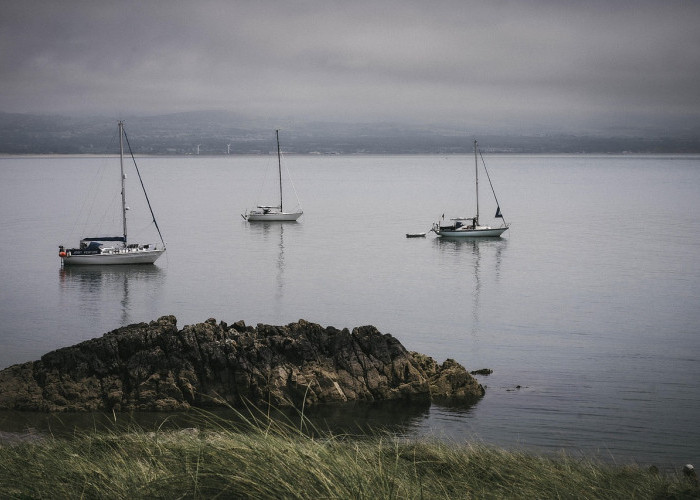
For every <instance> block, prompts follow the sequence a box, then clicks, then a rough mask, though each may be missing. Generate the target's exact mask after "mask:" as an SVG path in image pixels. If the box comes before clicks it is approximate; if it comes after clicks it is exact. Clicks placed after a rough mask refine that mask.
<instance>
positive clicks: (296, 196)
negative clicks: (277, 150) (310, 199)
mask: <svg viewBox="0 0 700 500" xmlns="http://www.w3.org/2000/svg"><path fill="white" fill-rule="evenodd" d="M283 158H284V157H283ZM282 165H283V166H284V170H285V172H287V178H288V179H289V184H290V185H291V186H292V191H294V197H295V198H296V199H297V208H298V209H299V210H301V209H302V208H301V201H299V195H298V194H297V188H296V187H294V182H293V181H292V174H291V172H290V171H289V167H287V162H286V161H282Z"/></svg>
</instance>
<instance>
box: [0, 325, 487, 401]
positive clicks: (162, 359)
mask: <svg viewBox="0 0 700 500" xmlns="http://www.w3.org/2000/svg"><path fill="white" fill-rule="evenodd" d="M483 394H484V389H483V388H482V387H481V386H480V385H479V384H478V383H477V382H476V380H475V379H474V378H473V377H472V376H471V375H469V373H467V371H466V370H465V369H464V368H463V367H462V366H461V365H459V364H458V363H456V362H455V361H453V360H447V361H445V362H444V363H443V364H442V365H439V364H438V363H437V362H435V360H433V359H432V358H430V357H428V356H424V355H421V354H417V353H411V352H409V351H407V350H406V349H405V348H404V347H403V346H402V345H401V343H400V342H399V341H398V340H396V339H395V338H394V337H392V336H391V335H389V334H381V333H380V332H379V331H377V329H376V328H374V327H373V326H362V327H358V328H354V329H353V330H352V332H350V331H349V330H348V329H343V330H338V329H336V328H333V327H327V328H323V327H321V326H320V325H317V324H314V323H309V322H307V321H304V320H300V321H298V322H297V323H291V324H289V325H286V326H270V325H262V324H259V325H258V326H257V327H256V328H253V327H250V326H246V325H245V323H243V322H242V321H239V322H237V323H235V324H233V325H230V326H229V325H227V324H226V323H224V322H221V323H218V324H217V322H216V320H214V319H209V320H207V321H206V322H204V323H199V324H196V325H188V326H185V327H184V328H183V329H181V330H178V328H177V324H176V320H175V317H174V316H164V317H162V318H160V319H158V320H157V321H152V322H150V323H139V324H134V325H129V326H126V327H123V328H119V329H117V330H114V331H112V332H109V333H106V334H105V335H103V336H102V337H100V338H96V339H92V340H88V341H86V342H82V343H80V344H77V345H75V346H72V347H66V348H63V349H59V350H56V351H53V352H50V353H48V354H46V355H44V356H43V357H42V358H41V359H40V360H39V361H34V362H29V363H24V364H19V365H14V366H11V367H9V368H6V369H5V370H2V371H0V409H15V410H35V411H95V410H99V411H104V410H115V411H127V410H184V409H187V408H190V407H216V406H224V405H230V406H239V405H241V404H248V403H250V404H253V405H258V406H259V405H267V404H272V405H275V406H289V405H294V406H297V407H300V406H301V405H302V404H304V405H306V406H311V405H317V404H323V403H338V402H346V401H378V400H421V401H426V400H429V399H431V398H457V399H461V400H463V399H473V398H478V397H481V396H483Z"/></svg>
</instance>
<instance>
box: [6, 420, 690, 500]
mask: <svg viewBox="0 0 700 500" xmlns="http://www.w3.org/2000/svg"><path fill="white" fill-rule="evenodd" d="M305 429H306V430H308V424H306V423H305V424H304V425H299V423H298V422H292V421H290V420H284V419H279V420H275V419H271V418H268V416H267V415H266V414H263V413H260V412H256V411H250V412H249V414H246V415H242V414H241V415H240V418H239V419H237V422H236V423H235V424H232V423H231V421H230V420H224V419H222V418H219V417H216V416H213V415H210V414H206V413H202V414H201V425H198V426H197V427H196V428H186V429H179V430H163V429H160V428H159V429H156V430H155V431H146V430H144V429H139V428H133V427H132V428H129V429H113V430H109V429H108V430H96V429H95V430H93V431H91V432H89V433H83V434H79V435H76V436H74V437H71V438H69V439H66V438H55V437H51V438H47V439H45V440H43V441H41V442H24V443H20V444H15V445H12V446H2V447H0V497H2V498H78V497H80V498H130V499H131V498H217V497H218V498H251V499H254V498H299V499H307V498H308V499H318V498H343V499H347V498H353V499H355V498H357V499H365V498H366V499H378V498H387V499H404V498H418V499H420V498H426V499H427V498H430V499H441V498H445V499H448V498H449V499H453V498H467V499H469V498H586V499H597V498H700V491H699V490H698V487H697V485H696V484H694V483H691V482H689V481H688V480H686V479H685V478H683V477H680V476H664V475H662V474H655V473H651V472H649V471H647V470H645V469H642V468H640V467H634V466H625V467H620V466H612V465H607V464H602V463H599V462H596V461H590V460H583V459H572V458H569V457H566V456H561V457H557V458H550V457H543V456H538V455H532V454H528V453H524V452H519V451H516V452H512V451H504V450H500V449H495V448H491V447H488V446H484V445H456V444H448V443H445V442H440V441H429V440H408V439H402V438H397V437H394V436H391V435H388V434H382V433H377V434H376V435H374V436H371V437H369V438H367V439H359V438H350V437H348V436H343V435H330V434H324V433H321V432H319V431H318V430H316V429H313V432H302V431H303V430H305Z"/></svg>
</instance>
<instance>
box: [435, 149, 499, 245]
mask: <svg viewBox="0 0 700 500" xmlns="http://www.w3.org/2000/svg"><path fill="white" fill-rule="evenodd" d="M478 154H479V145H478V143H477V142H476V139H475V140H474V169H475V177H474V180H475V186H476V215H475V216H474V217H457V218H454V219H450V221H452V223H451V224H444V222H435V223H434V224H433V227H432V228H431V231H433V232H434V233H435V234H437V235H438V236H446V237H468V238H480V237H499V236H501V235H502V234H503V233H504V232H505V231H506V230H507V229H508V224H507V223H506V221H505V218H504V217H503V214H502V213H501V207H500V205H499V204H498V198H496V191H494V189H493V184H491V177H489V172H488V170H486V163H484V162H483V158H482V163H483V165H484V171H485V172H486V176H487V178H488V180H489V185H491V191H492V192H493V197H494V199H495V200H496V207H497V208H496V215H495V217H496V218H499V219H503V224H502V225H501V226H499V227H491V226H482V225H481V224H479V158H478ZM444 217H445V216H444V215H443V216H442V218H443V220H444Z"/></svg>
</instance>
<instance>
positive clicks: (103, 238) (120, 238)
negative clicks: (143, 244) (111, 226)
mask: <svg viewBox="0 0 700 500" xmlns="http://www.w3.org/2000/svg"><path fill="white" fill-rule="evenodd" d="M82 241H121V242H122V243H123V242H124V241H125V240H124V237H123V236H101V237H99V238H83V239H82Z"/></svg>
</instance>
